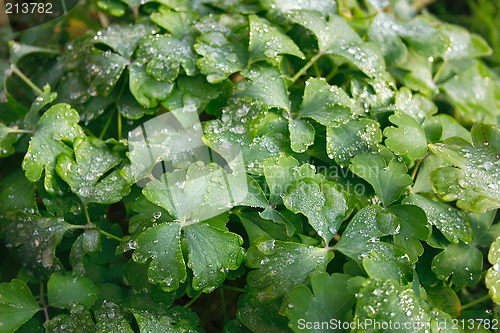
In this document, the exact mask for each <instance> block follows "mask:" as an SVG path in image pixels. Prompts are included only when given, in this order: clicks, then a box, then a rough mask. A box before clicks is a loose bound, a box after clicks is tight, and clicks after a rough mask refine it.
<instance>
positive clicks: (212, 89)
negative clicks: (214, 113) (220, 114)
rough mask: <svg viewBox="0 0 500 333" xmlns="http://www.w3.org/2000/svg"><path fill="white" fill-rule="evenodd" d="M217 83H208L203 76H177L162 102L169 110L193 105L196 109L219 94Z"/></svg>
mask: <svg viewBox="0 0 500 333" xmlns="http://www.w3.org/2000/svg"><path fill="white" fill-rule="evenodd" d="M218 88H221V87H218V86H217V85H213V84H209V83H208V82H207V80H206V79H205V78H204V77H203V76H201V75H200V76H194V77H189V76H179V77H178V78H177V80H175V86H174V88H173V90H172V93H171V94H170V96H169V97H168V98H167V99H166V100H165V101H163V102H162V105H163V106H165V107H166V108H167V109H169V110H175V109H179V108H182V107H185V106H188V105H195V106H196V108H197V109H198V110H202V109H204V108H205V106H206V105H207V104H208V103H209V102H210V101H211V100H213V99H215V98H216V97H217V96H218V95H219V93H220V92H219V90H218Z"/></svg>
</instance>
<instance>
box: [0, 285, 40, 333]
mask: <svg viewBox="0 0 500 333" xmlns="http://www.w3.org/2000/svg"><path fill="white" fill-rule="evenodd" d="M39 309H40V306H39V305H38V303H37V302H36V301H35V298H34V297H33V295H32V294H31V291H30V289H29V288H28V286H27V285H26V284H25V283H24V282H23V281H21V280H18V279H13V280H12V281H10V282H9V283H7V282H4V283H2V284H0V327H2V332H5V333H12V332H14V331H16V330H17V329H18V328H19V327H20V326H21V325H22V324H24V323H25V322H26V321H28V319H30V318H31V317H32V316H33V315H35V313H37V312H38V310H39Z"/></svg>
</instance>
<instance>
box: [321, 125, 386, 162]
mask: <svg viewBox="0 0 500 333" xmlns="http://www.w3.org/2000/svg"><path fill="white" fill-rule="evenodd" d="M381 140H382V132H381V131H380V125H379V124H378V123H377V122H376V121H373V120H371V119H354V120H351V121H349V122H347V123H345V124H341V125H340V126H338V127H328V128H327V132H326V151H327V153H328V157H329V158H331V159H335V162H337V163H338V164H340V165H343V166H345V165H348V164H349V162H350V160H351V158H352V157H353V156H356V155H358V154H364V153H369V152H373V151H375V150H377V146H378V144H379V142H380V141H381Z"/></svg>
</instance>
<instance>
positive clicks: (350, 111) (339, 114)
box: [299, 78, 360, 127]
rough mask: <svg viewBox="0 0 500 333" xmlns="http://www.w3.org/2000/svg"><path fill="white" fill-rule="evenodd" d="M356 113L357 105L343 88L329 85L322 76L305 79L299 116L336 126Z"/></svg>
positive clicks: (357, 110) (357, 111)
mask: <svg viewBox="0 0 500 333" xmlns="http://www.w3.org/2000/svg"><path fill="white" fill-rule="evenodd" d="M358 113H360V108H359V106H358V105H357V104H356V103H355V102H354V101H353V100H352V99H351V98H350V97H349V96H348V95H347V93H346V92H345V91H344V90H343V89H341V88H339V87H337V86H331V85H329V84H328V83H327V82H326V80H324V79H322V78H311V79H309V80H307V81H306V88H305V90H304V99H303V100H302V104H301V106H300V111H299V116H300V117H308V118H311V119H314V120H316V121H317V122H318V123H320V124H321V125H325V126H332V127H337V126H339V125H341V124H345V123H347V122H349V121H350V120H351V119H353V118H354V117H355V114H358Z"/></svg>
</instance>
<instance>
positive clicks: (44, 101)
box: [0, 84, 57, 141]
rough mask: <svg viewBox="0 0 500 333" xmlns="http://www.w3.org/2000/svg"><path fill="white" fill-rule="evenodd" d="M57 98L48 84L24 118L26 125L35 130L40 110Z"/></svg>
mask: <svg viewBox="0 0 500 333" xmlns="http://www.w3.org/2000/svg"><path fill="white" fill-rule="evenodd" d="M56 98H57V93H54V92H52V91H51V90H50V85H48V84H47V85H45V86H44V87H43V93H42V94H41V95H40V96H38V97H37V98H36V99H35V101H34V102H33V104H31V108H30V110H29V111H28V113H27V114H26V116H25V117H24V122H25V123H26V125H28V126H29V127H31V128H35V127H36V124H37V122H38V119H37V115H38V113H39V112H40V110H41V109H42V108H43V107H44V106H46V105H48V104H50V103H52V102H53V101H55V99H56ZM0 135H1V134H0ZM0 141H1V140H0Z"/></svg>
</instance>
